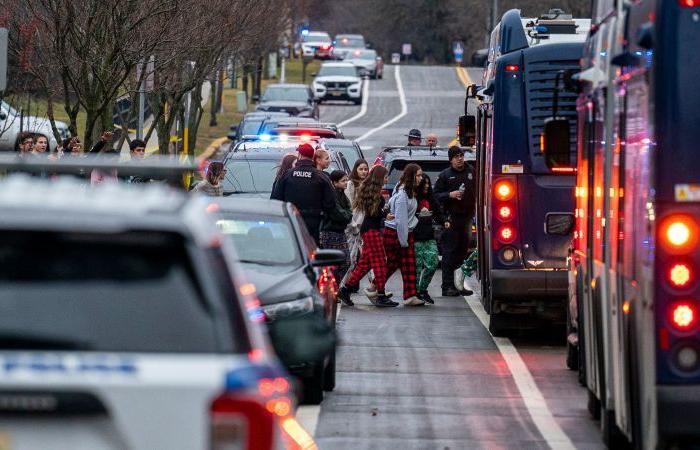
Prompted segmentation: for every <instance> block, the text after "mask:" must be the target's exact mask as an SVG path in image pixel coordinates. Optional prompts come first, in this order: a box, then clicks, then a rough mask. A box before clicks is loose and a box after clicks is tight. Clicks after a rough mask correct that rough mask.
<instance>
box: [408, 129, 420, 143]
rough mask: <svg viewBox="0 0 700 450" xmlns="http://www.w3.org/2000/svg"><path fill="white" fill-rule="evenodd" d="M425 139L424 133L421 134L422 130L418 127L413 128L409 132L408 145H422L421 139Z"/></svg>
mask: <svg viewBox="0 0 700 450" xmlns="http://www.w3.org/2000/svg"><path fill="white" fill-rule="evenodd" d="M422 139H423V135H421V132H420V130H417V129H415V128H414V129H412V130H411V131H409V132H408V144H407V146H408V147H418V146H420V145H421V140H422Z"/></svg>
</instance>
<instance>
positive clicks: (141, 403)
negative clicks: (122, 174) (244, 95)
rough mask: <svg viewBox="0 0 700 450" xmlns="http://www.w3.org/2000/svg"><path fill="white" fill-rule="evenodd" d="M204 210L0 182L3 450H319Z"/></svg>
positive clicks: (109, 188) (114, 189) (132, 195)
mask: <svg viewBox="0 0 700 450" xmlns="http://www.w3.org/2000/svg"><path fill="white" fill-rule="evenodd" d="M207 206H208V201H207V200H206V199H200V198H195V199H193V198H191V197H190V198H188V197H185V196H184V195H181V194H179V193H176V192H173V191H171V190H167V189H166V188H163V187H156V186H148V187H145V188H144V187H139V188H136V187H134V188H129V187H125V186H118V185H116V184H114V185H104V186H101V187H99V188H96V189H93V190H87V189H84V185H83V184H82V183H79V182H77V181H71V180H59V181H57V182H54V183H50V182H48V181H45V180H40V179H36V178H28V177H23V176H17V177H14V176H13V177H10V179H8V180H5V181H3V182H0V212H1V213H2V217H3V220H2V222H1V223H0V264H2V267H3V268H4V269H3V270H2V271H0V449H3V450H10V449H11V450H29V449H32V450H34V449H71V450H78V449H85V450H87V449H90V450H96V449H149V450H152V449H231V448H233V449H249V450H253V449H254V450H263V449H265V450H266V449H276V448H313V447H314V443H313V440H312V439H311V438H310V437H309V435H308V434H307V433H306V432H305V431H304V430H303V429H302V428H301V427H300V425H299V424H298V423H297V422H296V421H295V419H294V418H293V411H294V407H295V397H294V394H293V391H292V388H291V386H290V383H289V381H288V379H287V377H286V373H285V372H284V371H283V369H281V368H280V365H279V363H278V362H277V359H276V357H275V356H274V355H273V354H271V353H270V351H269V350H268V348H269V343H268V341H267V338H266V335H265V333H264V330H263V329H261V324H259V323H258V322H260V321H261V320H262V313H261V311H260V306H259V305H260V303H259V301H258V300H257V299H256V297H255V292H254V288H253V287H252V285H250V284H246V283H245V281H243V279H242V278H241V275H240V271H239V269H238V267H237V265H236V263H235V262H234V261H233V258H232V257H231V256H232V255H231V253H230V252H231V251H233V250H232V247H230V244H229V243H228V242H227V240H226V239H223V238H222V236H221V235H220V234H219V232H218V231H217V229H216V228H215V226H214V224H213V222H212V220H211V218H210V217H208V216H209V214H208V213H207V212H206V209H207Z"/></svg>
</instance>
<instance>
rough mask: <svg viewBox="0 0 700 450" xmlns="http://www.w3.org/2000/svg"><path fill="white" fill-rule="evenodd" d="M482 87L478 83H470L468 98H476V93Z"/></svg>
mask: <svg viewBox="0 0 700 450" xmlns="http://www.w3.org/2000/svg"><path fill="white" fill-rule="evenodd" d="M479 89H480V87H479V86H477V85H476V84H470V85H469V86H468V87H467V98H476V93H477V92H478V91H479Z"/></svg>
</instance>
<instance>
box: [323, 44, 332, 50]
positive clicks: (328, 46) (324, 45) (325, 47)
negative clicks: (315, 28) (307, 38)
mask: <svg viewBox="0 0 700 450" xmlns="http://www.w3.org/2000/svg"><path fill="white" fill-rule="evenodd" d="M329 48H331V46H330V45H328V44H323V45H322V46H321V50H328V49H329Z"/></svg>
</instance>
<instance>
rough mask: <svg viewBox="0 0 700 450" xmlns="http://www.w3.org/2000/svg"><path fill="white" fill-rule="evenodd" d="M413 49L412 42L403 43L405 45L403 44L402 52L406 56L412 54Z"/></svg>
mask: <svg viewBox="0 0 700 450" xmlns="http://www.w3.org/2000/svg"><path fill="white" fill-rule="evenodd" d="M412 50H413V49H412V48H411V44H409V43H406V44H403V45H402V46H401V53H402V54H403V55H404V56H408V55H410V54H411V53H413V51H412Z"/></svg>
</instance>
